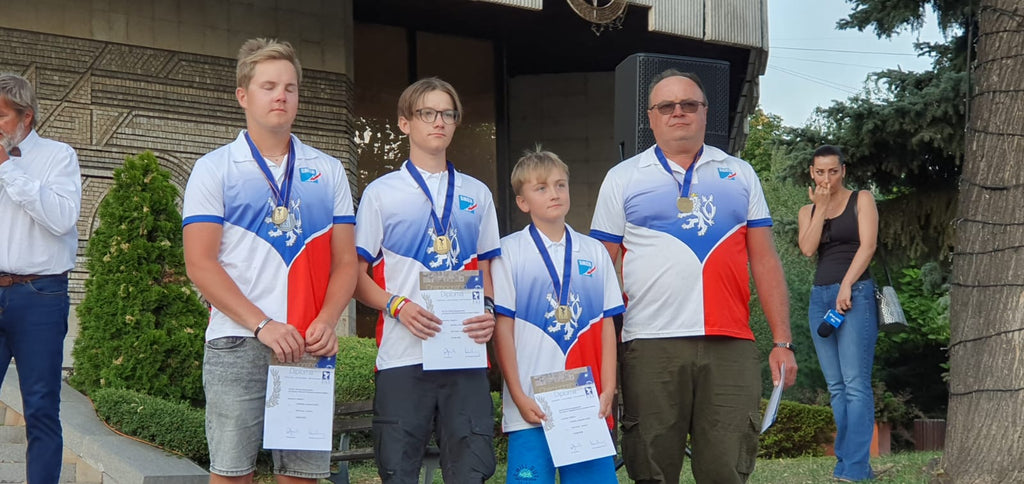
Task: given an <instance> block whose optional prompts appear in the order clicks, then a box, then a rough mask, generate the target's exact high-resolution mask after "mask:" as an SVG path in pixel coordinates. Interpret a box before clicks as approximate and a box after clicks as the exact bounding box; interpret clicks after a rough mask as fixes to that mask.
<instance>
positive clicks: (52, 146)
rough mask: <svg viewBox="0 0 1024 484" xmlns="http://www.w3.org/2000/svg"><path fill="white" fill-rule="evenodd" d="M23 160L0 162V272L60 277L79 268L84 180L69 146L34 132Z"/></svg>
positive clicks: (23, 145) (23, 144)
mask: <svg viewBox="0 0 1024 484" xmlns="http://www.w3.org/2000/svg"><path fill="white" fill-rule="evenodd" d="M18 147H19V148H20V149H21V156H20V157H11V158H10V159H9V160H7V161H6V162H4V163H0V221H2V222H0V223H2V229H0V272H3V273H10V274H21V275H46V274H60V273H62V272H65V271H69V270H71V269H72V268H74V267H75V254H76V253H77V251H78V229H77V227H76V226H75V224H76V223H77V222H78V214H79V212H80V211H81V207H82V177H81V175H80V173H79V169H78V155H77V154H75V150H74V149H72V148H71V147H70V146H68V145H66V144H64V143H61V142H59V141H54V140H50V139H46V138H42V137H40V136H39V135H38V134H36V132H35V130H32V132H30V133H29V134H28V136H26V137H25V139H24V140H22V142H21V143H20V144H18Z"/></svg>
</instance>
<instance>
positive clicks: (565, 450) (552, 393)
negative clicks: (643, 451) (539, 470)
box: [531, 368, 615, 467]
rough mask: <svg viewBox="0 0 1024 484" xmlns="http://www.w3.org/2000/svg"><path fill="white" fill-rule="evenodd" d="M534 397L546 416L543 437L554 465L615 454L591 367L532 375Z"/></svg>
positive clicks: (560, 465) (564, 464)
mask: <svg viewBox="0 0 1024 484" xmlns="http://www.w3.org/2000/svg"><path fill="white" fill-rule="evenodd" d="M531 380H532V384H533V398H534V400H536V401H537V404H538V405H540V409H541V410H542V411H543V412H544V414H545V415H546V416H547V418H546V419H545V420H544V424H543V427H544V437H545V439H547V442H548V449H549V450H550V451H551V459H552V460H553V461H554V463H555V467H562V466H566V465H569V464H576V463H578V462H584V461H588V460H593V459H598V458H601V457H607V456H610V455H615V443H614V442H612V436H611V432H610V431H609V430H608V421H607V420H605V419H603V418H601V417H600V413H601V401H600V399H599V398H598V395H597V386H596V385H595V384H594V377H593V374H591V372H590V368H575V369H572V370H567V371H559V372H555V373H548V374H546V375H538V376H535V377H533V378H531Z"/></svg>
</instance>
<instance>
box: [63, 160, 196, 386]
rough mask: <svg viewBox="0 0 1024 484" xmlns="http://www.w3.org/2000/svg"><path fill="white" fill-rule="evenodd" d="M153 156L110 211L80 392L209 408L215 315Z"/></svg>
mask: <svg viewBox="0 0 1024 484" xmlns="http://www.w3.org/2000/svg"><path fill="white" fill-rule="evenodd" d="M169 178H170V174H169V173H168V172H167V171H166V170H164V169H162V168H160V166H159V165H158V164H157V159H156V157H155V156H154V155H153V153H151V152H148V151H147V152H145V153H142V154H140V155H138V156H136V157H128V158H127V159H126V160H125V164H124V166H123V167H121V168H118V169H116V170H114V185H113V187H112V188H111V189H110V192H109V193H108V194H107V196H106V198H104V199H103V201H102V202H101V203H100V207H99V217H100V224H99V226H98V227H97V228H96V230H95V231H94V233H93V235H92V237H91V239H90V240H89V246H88V248H87V249H86V255H87V256H88V259H89V260H88V263H87V268H88V270H89V278H88V280H86V283H85V299H84V300H83V301H82V303H81V304H80V305H79V306H78V317H79V321H80V331H79V335H78V338H77V340H76V341H75V346H74V350H73V355H74V359H75V369H74V373H73V375H72V376H71V378H70V382H71V384H72V385H74V386H75V387H76V388H78V389H80V390H83V391H85V392H89V391H90V390H94V389H97V388H127V389H131V390H135V391H138V392H142V393H146V394H149V395H152V396H156V397H161V398H168V399H184V400H188V401H191V402H192V403H195V404H199V403H201V402H202V400H203V384H202V358H203V330H204V328H205V326H206V322H207V319H208V318H209V313H208V311H207V310H206V308H205V307H204V306H203V303H202V302H200V300H199V297H198V295H197V294H196V292H195V290H194V289H193V287H192V285H191V283H190V282H189V280H188V278H187V277H186V275H185V261H184V257H183V252H182V233H181V214H180V213H179V211H178V208H177V205H176V203H175V201H176V199H177V198H178V191H177V189H176V187H175V186H174V185H172V184H171V183H170V181H169Z"/></svg>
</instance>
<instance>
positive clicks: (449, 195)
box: [405, 160, 455, 237]
mask: <svg viewBox="0 0 1024 484" xmlns="http://www.w3.org/2000/svg"><path fill="white" fill-rule="evenodd" d="M445 163H446V165H445V166H446V167H447V168H448V189H447V190H446V191H445V194H444V211H443V212H442V213H441V219H440V220H438V218H437V213H436V212H437V210H435V209H434V198H433V197H431V196H430V189H429V188H427V182H426V181H425V180H424V179H423V175H420V170H419V169H417V168H416V166H415V165H413V164H412V161H410V160H405V169H406V171H408V172H409V175H410V176H412V179H413V180H415V181H416V184H417V185H419V187H420V190H422V191H423V194H424V195H426V196H427V200H429V201H430V220H431V221H432V222H433V223H434V235H435V236H437V237H440V236H442V235H448V222H449V221H451V219H452V200H454V199H455V166H454V165H452V162H450V161H448V162H445Z"/></svg>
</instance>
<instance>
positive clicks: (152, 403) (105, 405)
mask: <svg viewBox="0 0 1024 484" xmlns="http://www.w3.org/2000/svg"><path fill="white" fill-rule="evenodd" d="M90 396H91V397H92V402H93V405H95V406H96V414H97V415H99V417H100V418H101V419H102V420H103V421H104V422H107V424H108V425H110V426H111V427H113V428H115V429H117V430H118V431H119V432H121V433H124V434H126V435H130V436H132V437H136V438H139V439H142V440H144V441H146V442H150V443H152V444H153V445H156V446H158V447H160V448H162V449H165V450H168V451H171V452H174V453H176V454H181V455H182V456H184V457H187V458H189V459H191V460H192V461H194V462H195V463H197V464H199V465H205V464H208V463H209V462H210V455H209V453H208V452H207V448H206V412H204V411H203V410H202V409H199V408H195V407H192V406H191V405H189V404H188V403H185V402H173V401H169V400H164V399H162V398H158V397H152V396H149V395H145V394H142V393H138V392H135V391H132V390H124V389H117V388H100V389H97V390H95V391H93V392H92V393H91V394H90Z"/></svg>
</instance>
